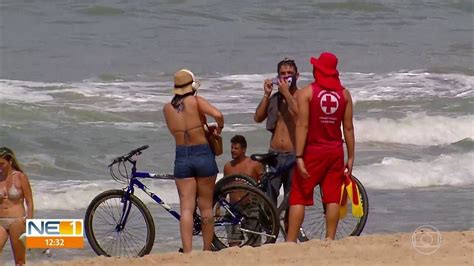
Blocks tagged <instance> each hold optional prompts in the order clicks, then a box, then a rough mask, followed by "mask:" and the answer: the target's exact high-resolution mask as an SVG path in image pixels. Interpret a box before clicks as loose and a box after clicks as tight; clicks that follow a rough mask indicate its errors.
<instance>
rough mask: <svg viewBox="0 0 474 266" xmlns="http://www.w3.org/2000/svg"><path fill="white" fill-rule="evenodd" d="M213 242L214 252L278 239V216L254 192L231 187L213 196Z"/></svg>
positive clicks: (239, 186)
mask: <svg viewBox="0 0 474 266" xmlns="http://www.w3.org/2000/svg"><path fill="white" fill-rule="evenodd" d="M213 212H214V218H215V219H214V220H215V222H214V239H213V245H214V247H216V248H217V249H223V248H227V247H230V246H239V247H241V246H246V245H251V246H260V245H263V244H268V243H274V242H275V241H276V240H277V238H278V232H279V221H278V214H277V211H276V209H275V207H274V205H273V203H272V202H271V201H270V200H269V199H268V198H267V196H265V194H264V193H263V192H262V191H260V190H259V189H258V188H255V187H252V186H248V185H242V184H234V185H228V186H225V187H223V188H222V189H221V190H220V191H219V192H218V193H216V194H214V207H213Z"/></svg>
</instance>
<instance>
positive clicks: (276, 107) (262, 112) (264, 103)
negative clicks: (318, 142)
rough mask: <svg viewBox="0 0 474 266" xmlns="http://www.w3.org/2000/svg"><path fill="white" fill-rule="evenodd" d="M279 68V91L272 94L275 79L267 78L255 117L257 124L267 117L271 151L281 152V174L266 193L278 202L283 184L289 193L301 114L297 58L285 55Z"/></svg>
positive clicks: (278, 167) (277, 169) (279, 172)
mask: <svg viewBox="0 0 474 266" xmlns="http://www.w3.org/2000/svg"><path fill="white" fill-rule="evenodd" d="M277 71H278V77H279V80H278V82H277V84H275V85H277V86H278V92H277V93H274V94H273V95H271V93H272V90H273V83H272V80H270V79H267V80H265V81H264V84H263V89H264V94H263V98H262V100H261V101H260V103H259V105H258V107H257V110H256V111H255V116H254V120H255V122H257V123H260V122H263V120H265V119H267V130H269V131H270V132H271V133H272V137H271V140H270V149H269V150H270V151H274V152H277V153H278V156H277V161H278V164H277V165H276V167H275V168H276V169H275V170H276V172H277V174H278V177H277V178H273V179H272V180H271V182H270V184H268V187H267V194H268V196H269V197H270V199H272V200H273V201H274V202H275V204H276V203H277V200H278V196H279V194H280V187H281V186H282V185H283V189H284V193H285V195H288V193H289V190H290V185H291V180H290V178H291V174H292V169H293V166H294V165H295V163H296V157H295V128H296V125H295V124H296V118H297V115H298V105H297V101H296V99H297V98H296V97H297V95H298V93H299V90H298V87H297V86H296V80H297V79H298V77H299V73H298V67H297V66H296V64H295V61H294V60H291V59H286V58H285V59H284V60H282V61H280V62H279V63H278V66H277ZM289 77H291V78H292V81H291V83H289V82H288V81H287V79H288V78H289ZM270 95H271V96H270Z"/></svg>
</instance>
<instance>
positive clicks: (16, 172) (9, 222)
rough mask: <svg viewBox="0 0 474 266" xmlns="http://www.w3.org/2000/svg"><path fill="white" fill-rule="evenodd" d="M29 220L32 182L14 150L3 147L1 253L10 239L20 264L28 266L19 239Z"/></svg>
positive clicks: (0, 157)
mask: <svg viewBox="0 0 474 266" xmlns="http://www.w3.org/2000/svg"><path fill="white" fill-rule="evenodd" d="M25 205H26V209H25ZM27 218H28V219H31V218H33V195H32V192H31V186H30V182H29V181H28V177H27V176H26V175H25V174H24V173H23V170H21V168H20V166H19V164H18V161H17V160H16V157H15V154H14V153H13V151H12V150H10V149H9V148H5V147H3V148H0V250H3V247H4V246H5V243H6V242H7V240H8V237H10V243H11V246H12V249H13V256H14V258H15V264H16V265H23V264H25V246H24V244H23V243H22V241H21V240H20V239H19V237H20V236H21V235H22V234H23V233H24V232H25V220H26V219H27Z"/></svg>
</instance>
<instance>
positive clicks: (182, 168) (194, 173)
mask: <svg viewBox="0 0 474 266" xmlns="http://www.w3.org/2000/svg"><path fill="white" fill-rule="evenodd" d="M217 173H219V169H217V164H216V157H215V156H214V154H213V153H212V151H211V148H210V147H209V144H200V145H179V146H176V157H175V160H174V177H175V178H187V177H208V176H216V175H217Z"/></svg>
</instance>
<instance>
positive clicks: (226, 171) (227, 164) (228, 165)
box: [224, 162, 230, 176]
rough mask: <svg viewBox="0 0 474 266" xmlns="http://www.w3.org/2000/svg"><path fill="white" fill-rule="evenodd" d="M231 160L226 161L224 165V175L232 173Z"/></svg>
mask: <svg viewBox="0 0 474 266" xmlns="http://www.w3.org/2000/svg"><path fill="white" fill-rule="evenodd" d="M229 172H230V162H227V163H225V165H224V176H228V175H230V173H229Z"/></svg>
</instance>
